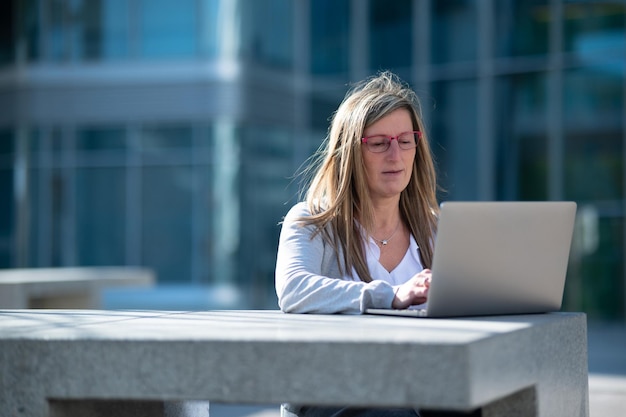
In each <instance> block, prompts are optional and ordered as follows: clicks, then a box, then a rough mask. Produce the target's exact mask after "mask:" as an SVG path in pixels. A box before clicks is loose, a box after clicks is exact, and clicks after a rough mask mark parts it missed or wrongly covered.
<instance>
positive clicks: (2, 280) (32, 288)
mask: <svg viewBox="0 0 626 417" xmlns="http://www.w3.org/2000/svg"><path fill="white" fill-rule="evenodd" d="M154 282H155V277H154V273H153V272H152V271H151V270H150V269H146V268H139V267H73V268H32V269H31V268H28V269H5V270H0V308H5V309H24V308H74V309H76V308H81V309H98V308H102V306H101V292H102V290H103V289H105V288H111V287H120V286H128V287H131V286H132V287H138V286H151V285H153V284H154Z"/></svg>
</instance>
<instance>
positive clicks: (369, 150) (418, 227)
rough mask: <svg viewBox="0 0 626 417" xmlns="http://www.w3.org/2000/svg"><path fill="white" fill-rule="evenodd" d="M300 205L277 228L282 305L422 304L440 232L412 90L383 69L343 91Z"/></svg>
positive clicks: (299, 308)
mask: <svg viewBox="0 0 626 417" xmlns="http://www.w3.org/2000/svg"><path fill="white" fill-rule="evenodd" d="M320 149H321V150H320V151H319V152H318V154H317V155H316V156H317V159H316V160H315V163H314V164H313V165H312V166H311V167H310V168H309V169H308V170H307V171H305V172H306V173H308V174H311V175H312V180H311V181H310V184H309V187H308V190H307V192H306V198H305V201H304V202H301V203H298V204H296V205H295V206H294V207H293V208H292V209H291V210H290V211H289V213H288V214H287V216H286V217H285V220H284V222H283V227H282V231H281V235H280V242H279V246H278V256H277V262H276V292H277V294H278V302H279V305H280V308H281V309H282V310H283V311H284V312H289V313H329V314H331V313H352V314H358V313H362V312H364V311H365V310H366V309H368V308H395V309H401V308H407V307H410V306H412V305H417V304H422V303H424V302H425V301H426V300H427V296H428V287H429V284H430V279H431V272H430V270H429V269H428V268H429V267H430V265H431V262H432V258H433V240H434V235H435V232H436V227H437V214H438V211H437V208H438V206H437V200H436V188H437V185H436V178H435V177H436V176H435V168H434V164H433V160H432V156H431V152H430V148H429V146H428V139H427V137H426V133H425V129H424V124H423V122H422V118H421V114H420V107H419V102H418V99H417V97H416V95H415V93H414V92H413V91H412V90H411V89H409V88H408V87H407V86H405V85H404V84H403V83H401V82H400V81H399V80H398V79H397V78H396V77H395V76H394V75H393V74H391V73H388V72H384V73H381V74H379V75H378V76H376V77H373V78H370V79H368V80H365V81H364V82H362V83H361V84H359V85H357V86H356V87H355V88H353V89H352V90H351V91H349V92H348V94H347V95H346V97H345V99H344V100H343V102H342V103H341V105H340V106H339V108H338V110H337V112H336V113H335V115H334V116H333V119H332V123H331V126H330V131H329V135H328V139H327V141H326V142H325V144H324V146H323V147H322V148H320ZM282 415H283V416H298V417H303V416H306V417H348V416H351V417H357V416H358V417H366V416H385V417H392V416H394V417H411V416H412V417H415V416H417V415H418V414H417V412H416V411H414V410H411V409H393V410H378V409H377V410H372V409H356V408H342V407H339V408H332V407H331V408H323V407H300V406H294V405H289V404H284V405H283V407H282Z"/></svg>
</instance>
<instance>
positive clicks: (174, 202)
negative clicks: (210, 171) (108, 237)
mask: <svg viewBox="0 0 626 417" xmlns="http://www.w3.org/2000/svg"><path fill="white" fill-rule="evenodd" d="M192 175H193V170H192V169H191V167H189V166H163V167H161V166H155V167H143V169H142V177H141V184H142V190H141V196H142V198H141V204H142V219H141V220H142V223H141V234H142V239H141V247H142V263H143V264H145V265H150V266H151V267H153V268H155V270H156V273H157V276H158V277H159V282H161V283H175V282H177V283H189V282H190V278H191V259H190V257H189V254H190V253H192V247H191V242H192V234H191V231H192V228H191V225H192V221H191V216H190V215H189V213H191V203H192V191H193V179H192Z"/></svg>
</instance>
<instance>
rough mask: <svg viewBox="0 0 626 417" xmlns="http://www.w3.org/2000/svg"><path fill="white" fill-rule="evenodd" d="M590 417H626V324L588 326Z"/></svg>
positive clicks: (220, 412)
mask: <svg viewBox="0 0 626 417" xmlns="http://www.w3.org/2000/svg"><path fill="white" fill-rule="evenodd" d="M588 335H589V414H590V417H626V324H624V323H621V324H607V323H593V322H590V323H589V324H588ZM279 415H280V413H279V411H278V406H272V407H267V406H265V407H264V406H225V405H221V404H211V417H279Z"/></svg>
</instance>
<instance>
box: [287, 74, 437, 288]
mask: <svg viewBox="0 0 626 417" xmlns="http://www.w3.org/2000/svg"><path fill="white" fill-rule="evenodd" d="M397 109H406V110H408V111H409V113H410V115H411V119H412V122H413V128H414V130H419V131H420V132H422V136H421V138H420V139H419V141H418V144H417V149H416V153H415V159H414V162H413V173H412V175H411V178H410V180H409V184H408V185H407V187H406V189H404V191H402V193H401V194H400V215H401V216H402V220H403V221H404V222H405V224H406V225H407V227H408V228H409V230H410V232H411V234H412V235H413V237H414V238H415V241H416V242H417V244H418V246H419V248H420V256H421V261H422V264H423V265H424V267H425V268H428V267H430V266H431V264H432V257H433V247H432V243H433V240H434V235H435V233H436V229H437V215H438V206H437V197H436V191H437V181H436V173H435V166H434V162H433V157H432V154H431V150H430V147H429V144H428V136H427V134H426V130H425V127H424V124H423V121H422V117H421V108H420V104H419V100H418V98H417V95H416V94H415V92H413V90H411V89H410V88H409V87H408V86H407V85H405V84H404V83H403V82H402V81H400V80H399V78H398V77H397V76H395V75H394V74H392V73H390V72H388V71H385V72H382V73H379V74H378V75H376V76H374V77H371V78H368V79H366V80H364V81H362V82H361V83H359V84H357V85H355V86H354V87H353V88H351V89H350V91H348V93H347V94H346V96H345V98H344V100H343V101H342V103H341V105H340V106H339V108H338V109H337V111H336V112H335V114H334V115H333V117H332V122H331V124H330V128H329V133H328V136H327V138H326V140H325V141H324V143H323V144H322V146H321V147H320V149H319V150H318V151H317V152H316V154H315V155H313V157H312V164H311V165H309V167H308V168H307V169H305V171H304V172H303V174H304V175H305V176H308V178H307V179H308V189H306V194H305V201H306V202H307V204H308V206H309V210H310V212H311V216H309V217H303V218H301V219H299V221H300V222H301V223H302V224H303V225H313V226H315V228H316V230H317V233H322V235H323V237H324V239H325V240H326V241H327V242H328V243H329V244H331V245H333V247H334V248H335V250H336V253H337V256H338V259H337V260H338V263H339V268H340V271H341V273H342V274H346V273H347V272H349V271H351V270H352V268H354V269H355V271H356V273H357V274H358V276H359V277H360V279H361V280H362V281H365V282H369V281H371V280H372V278H371V275H370V272H369V270H368V268H367V262H366V259H365V255H364V246H363V239H362V236H361V231H360V227H359V226H358V224H357V222H356V221H355V220H356V219H358V221H359V222H360V224H361V225H362V226H363V227H364V228H365V230H371V227H372V226H373V222H374V220H373V219H374V210H373V206H372V201H371V197H370V192H369V189H368V187H367V181H366V174H365V168H364V163H363V157H362V153H361V138H362V137H363V131H364V130H365V129H366V128H367V127H368V126H370V125H372V124H373V123H375V122H376V121H378V120H380V119H381V118H383V117H385V116H386V115H388V114H390V113H391V112H393V111H394V110H397ZM340 253H341V254H343V256H340ZM339 258H343V259H339Z"/></svg>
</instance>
